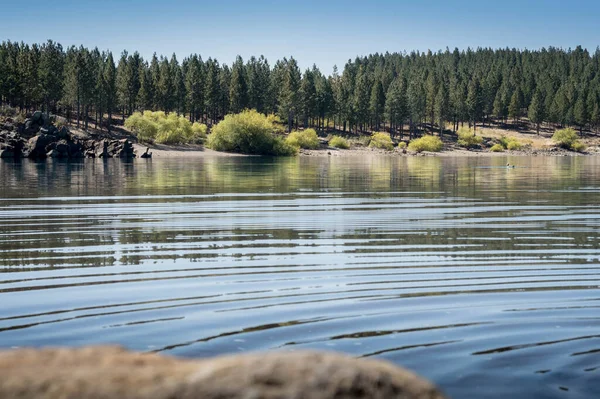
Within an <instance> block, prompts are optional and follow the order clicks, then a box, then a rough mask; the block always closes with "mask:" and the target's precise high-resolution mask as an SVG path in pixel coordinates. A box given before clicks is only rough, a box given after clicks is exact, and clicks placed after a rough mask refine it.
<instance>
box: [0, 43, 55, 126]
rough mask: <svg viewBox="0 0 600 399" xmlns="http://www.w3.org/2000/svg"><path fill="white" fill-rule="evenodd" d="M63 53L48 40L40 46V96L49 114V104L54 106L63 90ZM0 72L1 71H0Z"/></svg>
mask: <svg viewBox="0 0 600 399" xmlns="http://www.w3.org/2000/svg"><path fill="white" fill-rule="evenodd" d="M63 66H64V54H63V48H62V46H61V45H60V44H58V43H54V42H53V41H52V40H48V42H47V43H46V44H44V45H43V46H42V53H41V57H40V65H39V73H38V75H39V76H38V77H39V79H40V89H41V96H42V98H43V99H44V105H45V107H46V113H47V114H48V115H49V113H50V109H51V106H52V107H54V108H56V104H57V102H58V101H59V100H60V98H61V96H62V90H63ZM0 74H1V72H0Z"/></svg>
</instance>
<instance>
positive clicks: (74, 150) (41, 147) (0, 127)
mask: <svg viewBox="0 0 600 399" xmlns="http://www.w3.org/2000/svg"><path fill="white" fill-rule="evenodd" d="M135 156H136V155H135V152H134V150H133V145H132V143H131V142H130V141H129V140H127V139H122V140H108V139H104V140H86V139H81V138H79V137H77V136H76V135H74V134H72V133H71V132H70V131H69V129H68V128H67V127H66V126H62V127H61V128H58V127H56V126H55V125H54V124H53V123H52V122H51V118H48V116H47V115H46V114H44V113H42V112H41V111H36V112H34V113H33V115H32V116H31V118H28V119H26V120H25V122H24V123H22V124H17V123H15V121H14V119H12V118H6V119H5V121H4V122H0V158H31V159H46V158H60V159H81V158H96V157H98V158H135Z"/></svg>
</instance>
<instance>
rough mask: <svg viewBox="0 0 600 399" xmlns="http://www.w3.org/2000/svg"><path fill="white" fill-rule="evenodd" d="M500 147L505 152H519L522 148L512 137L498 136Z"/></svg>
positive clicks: (521, 144)
mask: <svg viewBox="0 0 600 399" xmlns="http://www.w3.org/2000/svg"><path fill="white" fill-rule="evenodd" d="M498 141H500V145H501V146H502V147H504V149H506V150H520V149H521V148H522V147H523V143H521V142H520V141H519V140H517V139H516V138H514V137H506V136H504V135H502V136H500V139H499V140H498Z"/></svg>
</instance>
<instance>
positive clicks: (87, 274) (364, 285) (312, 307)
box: [0, 157, 600, 398]
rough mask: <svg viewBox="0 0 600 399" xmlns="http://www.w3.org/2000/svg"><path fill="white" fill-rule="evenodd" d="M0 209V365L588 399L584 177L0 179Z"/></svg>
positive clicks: (476, 172) (598, 209)
mask: <svg viewBox="0 0 600 399" xmlns="http://www.w3.org/2000/svg"><path fill="white" fill-rule="evenodd" d="M507 162H510V163H511V164H516V165H517V168H515V169H507V168H506V167H502V166H503V165H505V164H506V163H507ZM0 190H1V191H0V347H2V348H12V347H22V346H45V345H68V346H79V345H87V344H103V343H118V344H121V345H124V346H126V347H128V348H131V349H134V350H139V351H156V352H161V353H164V354H169V355H177V356H185V357H205V356H214V355H219V354H224V353H239V352H246V351H253V350H267V349H278V350H298V349H309V348H310V349H320V350H335V351H342V352H346V353H349V354H351V355H354V356H357V357H376V358H380V359H386V360H389V361H392V362H394V363H397V364H400V365H403V366H406V367H408V368H410V369H412V370H414V371H416V372H417V373H419V374H421V375H423V376H426V377H427V378H429V379H431V380H433V381H435V382H436V383H437V384H439V385H440V386H441V387H442V388H443V390H444V391H445V392H446V393H448V394H449V395H450V396H453V397H455V398H479V397H487V398H506V397H510V398H531V397H535V398H590V397H599V396H600V378H599V376H600V201H599V200H600V157H573V158H571V157H565V158H550V157H530V158H526V157H523V158H520V157H515V158H504V157H497V158H496V157H484V158H470V159H465V158H463V159H458V158H424V157H419V158H405V157H404V158H403V157H361V158H359V157H347V158H346V157H330V158H325V157H321V158H308V157H301V158H295V159H277V160H276V159H261V158H204V159H190V158H186V159H163V160H160V159H154V160H148V161H146V160H139V159H138V160H134V161H133V162H131V163H125V162H121V161H119V160H108V161H105V162H103V161H101V160H86V161H85V162H84V161H82V162H81V163H63V162H52V161H48V162H43V163H34V162H29V161H26V160H25V161H23V162H20V163H12V162H6V161H1V162H0Z"/></svg>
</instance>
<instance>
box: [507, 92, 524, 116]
mask: <svg viewBox="0 0 600 399" xmlns="http://www.w3.org/2000/svg"><path fill="white" fill-rule="evenodd" d="M522 108H523V93H522V92H521V89H520V88H518V89H517V90H515V91H514V92H513V94H512V97H511V98H510V104H509V106H508V116H509V117H511V118H513V119H514V120H515V121H518V120H519V118H520V117H521V109H522Z"/></svg>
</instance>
